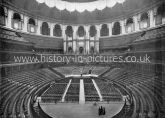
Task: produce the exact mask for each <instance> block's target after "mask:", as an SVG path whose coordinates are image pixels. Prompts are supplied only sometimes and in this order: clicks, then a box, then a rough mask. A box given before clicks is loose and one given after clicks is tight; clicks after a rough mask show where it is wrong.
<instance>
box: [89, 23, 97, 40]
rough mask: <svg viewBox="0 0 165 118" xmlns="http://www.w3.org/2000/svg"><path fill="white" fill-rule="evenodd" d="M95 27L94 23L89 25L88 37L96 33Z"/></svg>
mask: <svg viewBox="0 0 165 118" xmlns="http://www.w3.org/2000/svg"><path fill="white" fill-rule="evenodd" d="M96 32H97V31H96V27H95V26H94V25H92V26H91V27H90V30H89V35H90V37H94V36H95V35H96Z"/></svg>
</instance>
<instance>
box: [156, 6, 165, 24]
mask: <svg viewBox="0 0 165 118" xmlns="http://www.w3.org/2000/svg"><path fill="white" fill-rule="evenodd" d="M162 23H165V4H163V5H161V6H159V8H158V9H157V15H156V25H160V24H162Z"/></svg>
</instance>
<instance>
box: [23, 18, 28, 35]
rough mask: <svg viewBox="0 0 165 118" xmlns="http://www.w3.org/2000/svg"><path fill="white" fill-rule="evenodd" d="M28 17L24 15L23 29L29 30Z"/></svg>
mask: <svg viewBox="0 0 165 118" xmlns="http://www.w3.org/2000/svg"><path fill="white" fill-rule="evenodd" d="M27 25H28V17H27V16H24V23H23V31H24V32H27Z"/></svg>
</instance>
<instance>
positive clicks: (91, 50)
mask: <svg viewBox="0 0 165 118" xmlns="http://www.w3.org/2000/svg"><path fill="white" fill-rule="evenodd" d="M94 52H95V48H94V47H93V46H92V47H91V48H90V54H94Z"/></svg>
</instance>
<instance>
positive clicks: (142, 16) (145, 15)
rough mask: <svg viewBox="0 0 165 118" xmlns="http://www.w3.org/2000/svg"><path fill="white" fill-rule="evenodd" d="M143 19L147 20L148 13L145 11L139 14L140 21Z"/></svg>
mask: <svg viewBox="0 0 165 118" xmlns="http://www.w3.org/2000/svg"><path fill="white" fill-rule="evenodd" d="M144 20H148V13H147V12H145V13H143V14H141V17H140V21H144Z"/></svg>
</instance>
